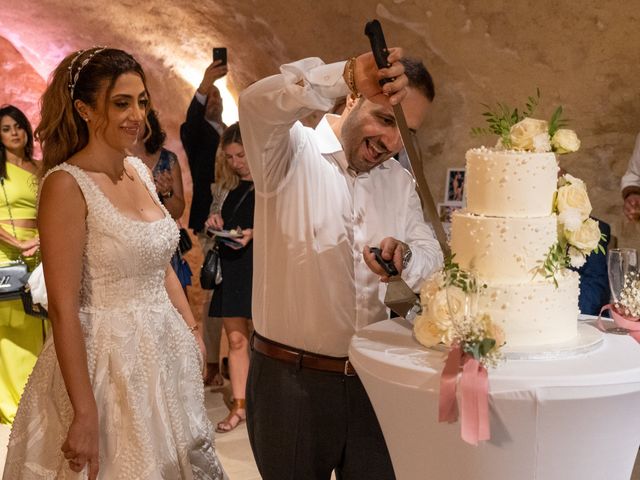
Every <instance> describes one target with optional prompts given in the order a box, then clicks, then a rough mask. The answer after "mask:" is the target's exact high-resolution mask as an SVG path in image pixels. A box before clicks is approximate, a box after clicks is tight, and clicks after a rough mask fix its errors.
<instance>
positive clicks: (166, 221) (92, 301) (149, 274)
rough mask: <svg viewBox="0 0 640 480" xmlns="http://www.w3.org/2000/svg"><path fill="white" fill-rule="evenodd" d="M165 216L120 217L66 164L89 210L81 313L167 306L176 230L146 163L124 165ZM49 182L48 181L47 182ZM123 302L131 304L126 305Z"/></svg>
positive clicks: (129, 159)
mask: <svg viewBox="0 0 640 480" xmlns="http://www.w3.org/2000/svg"><path fill="white" fill-rule="evenodd" d="M125 161H126V162H128V163H129V165H131V166H132V167H134V168H135V170H136V172H137V173H138V176H139V177H140V179H142V181H143V182H144V183H145V185H146V187H147V189H148V190H149V191H150V192H151V194H152V196H153V197H154V199H155V200H156V203H157V204H158V205H159V207H160V208H161V209H162V211H163V212H164V214H165V216H164V218H162V219H160V220H156V221H153V222H145V221H140V220H135V219H132V218H129V217H127V216H126V215H124V214H123V213H121V212H120V211H119V210H118V209H117V208H116V207H115V206H114V205H113V204H112V203H111V201H110V200H109V199H108V198H107V197H106V196H105V195H104V193H102V190H100V188H99V187H98V185H97V184H96V183H95V182H94V181H93V180H92V179H91V178H90V177H89V175H87V174H86V173H85V172H84V171H83V170H82V169H81V168H79V167H77V166H75V165H70V164H67V163H63V164H61V165H58V166H57V167H54V168H52V169H51V170H50V171H49V172H48V173H47V176H48V175H50V174H51V173H52V172H54V171H58V170H63V171H65V172H67V173H69V174H70V175H72V176H73V177H74V178H75V180H76V181H77V182H78V185H79V186H80V189H81V191H82V194H83V195H84V198H85V201H86V204H87V240H86V244H85V248H84V259H83V264H84V270H83V273H82V285H81V290H80V306H81V310H83V311H90V310H93V309H105V308H108V309H120V308H122V309H132V308H143V307H144V306H145V305H149V304H150V303H151V304H157V302H162V301H165V300H167V301H168V297H167V293H166V290H165V288H164V276H165V272H166V269H167V266H168V265H169V260H170V259H171V256H172V255H173V252H175V250H176V247H177V245H178V238H179V235H178V228H177V226H176V224H175V222H174V221H173V219H172V218H171V215H170V214H169V212H168V211H167V210H166V208H165V207H164V205H162V203H161V202H160V201H159V200H158V199H157V195H156V193H155V185H154V183H153V180H152V178H151V175H150V174H149V171H148V169H147V167H146V166H145V165H144V163H143V162H142V161H141V160H140V159H138V158H136V157H127V158H126V159H125ZM45 179H46V176H45ZM123 299H127V301H126V303H125V302H123Z"/></svg>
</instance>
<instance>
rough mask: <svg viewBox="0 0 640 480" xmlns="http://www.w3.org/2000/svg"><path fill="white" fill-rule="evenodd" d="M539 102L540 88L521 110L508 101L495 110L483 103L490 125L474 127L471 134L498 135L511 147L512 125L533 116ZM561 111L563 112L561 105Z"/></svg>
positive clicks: (504, 143) (498, 105) (484, 113)
mask: <svg viewBox="0 0 640 480" xmlns="http://www.w3.org/2000/svg"><path fill="white" fill-rule="evenodd" d="M539 103H540V89H539V88H536V94H535V96H530V97H527V103H526V104H525V107H524V108H523V109H522V111H520V110H519V109H518V108H511V107H510V106H509V105H507V104H506V103H498V104H497V107H496V109H495V110H494V109H492V108H491V106H489V105H487V104H486V103H483V104H482V106H483V107H485V108H487V109H488V110H487V111H486V112H483V113H482V116H483V117H485V120H486V121H487V123H488V124H489V127H488V128H482V127H474V128H472V129H471V135H472V136H474V137H477V136H480V135H491V134H495V135H498V136H499V137H500V139H501V140H502V145H504V146H505V147H507V148H509V147H511V137H510V131H511V127H513V126H514V125H515V124H516V123H518V122H520V121H521V120H523V119H524V118H526V117H531V116H532V115H533V113H534V112H535V110H536V108H537V107H538V104H539ZM556 111H557V110H556ZM560 113H562V108H561V107H560ZM558 128H559V127H558Z"/></svg>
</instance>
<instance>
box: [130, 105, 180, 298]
mask: <svg viewBox="0 0 640 480" xmlns="http://www.w3.org/2000/svg"><path fill="white" fill-rule="evenodd" d="M166 138H167V135H166V133H165V132H164V130H163V129H162V126H161V125H160V121H159V119H158V113H157V112H156V111H155V110H153V109H150V110H149V112H148V113H147V121H146V122H145V128H144V130H143V131H142V133H141V139H140V140H139V141H138V142H136V144H135V145H134V146H133V147H132V148H131V152H132V153H133V154H134V155H136V156H137V157H138V158H140V159H141V160H142V161H143V162H144V164H145V165H146V166H147V167H149V170H151V173H152V174H153V181H154V183H155V186H156V192H157V193H158V197H159V198H160V201H161V202H162V203H163V204H164V206H165V207H166V209H167V210H168V211H169V213H170V214H171V216H172V217H173V219H174V220H176V221H178V220H179V219H180V217H181V216H182V212H183V211H184V193H183V189H182V171H181V169H180V164H179V163H178V157H177V155H176V154H175V153H173V152H172V151H171V150H167V149H166V148H164V146H163V145H164V142H165V140H166ZM171 266H172V267H173V270H174V271H175V272H176V275H177V276H178V280H180V284H181V285H182V288H183V289H184V290H185V294H186V289H187V286H188V285H191V269H190V268H189V264H188V263H187V262H186V260H185V259H184V258H182V254H181V252H180V249H177V250H176V253H174V255H173V257H172V258H171Z"/></svg>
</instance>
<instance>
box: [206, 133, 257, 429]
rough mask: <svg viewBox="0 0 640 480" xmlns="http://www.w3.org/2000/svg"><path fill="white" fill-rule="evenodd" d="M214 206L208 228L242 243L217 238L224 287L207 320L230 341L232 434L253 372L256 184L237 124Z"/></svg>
mask: <svg viewBox="0 0 640 480" xmlns="http://www.w3.org/2000/svg"><path fill="white" fill-rule="evenodd" d="M215 178H216V183H215V185H214V187H213V197H214V205H213V207H212V213H211V215H210V216H209V218H208V219H207V221H206V223H205V225H206V226H207V227H208V228H211V229H215V230H225V232H228V231H230V230H231V231H233V232H234V233H236V232H237V235H238V238H229V237H226V236H222V235H224V234H222V235H217V236H216V241H217V242H218V243H219V247H220V258H221V264H222V283H221V284H220V285H219V286H217V287H216V288H215V290H214V292H213V299H212V300H211V307H210V308H209V316H211V317H222V319H223V322H224V329H225V331H226V333H227V337H228V339H229V377H230V380H231V390H232V392H233V398H234V401H233V407H232V408H231V411H230V412H229V415H227V417H226V418H225V419H224V420H222V421H221V422H219V423H218V425H217V427H216V431H217V432H219V433H225V432H229V431H231V430H233V429H234V428H236V427H237V426H238V424H240V423H241V422H243V421H244V419H245V415H246V414H245V405H244V399H245V388H246V384H247V374H248V371H249V322H250V321H251V283H252V272H253V242H252V239H253V208H254V204H255V194H254V189H253V179H252V178H251V172H250V171H249V166H248V164H247V161H246V159H245V156H244V147H243V146H242V138H241V137H240V127H239V125H238V123H235V124H233V125H231V126H230V127H229V128H227V129H226V130H225V131H224V132H223V134H222V139H221V142H220V149H219V150H218V155H217V158H216V166H215Z"/></svg>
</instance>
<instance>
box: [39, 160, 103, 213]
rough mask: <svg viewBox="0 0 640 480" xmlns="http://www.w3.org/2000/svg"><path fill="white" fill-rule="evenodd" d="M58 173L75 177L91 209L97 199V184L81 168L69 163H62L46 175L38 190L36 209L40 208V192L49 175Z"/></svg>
mask: <svg viewBox="0 0 640 480" xmlns="http://www.w3.org/2000/svg"><path fill="white" fill-rule="evenodd" d="M58 171H64V172H67V173H68V174H69V175H71V176H72V177H73V179H74V180H75V181H76V183H77V184H78V186H79V187H80V191H81V192H82V196H83V197H84V201H85V202H86V203H87V208H89V205H90V204H91V203H92V201H93V199H94V198H95V197H96V195H95V194H94V193H95V189H97V188H98V187H97V185H96V184H95V183H93V180H91V178H89V176H88V175H87V174H86V173H85V172H83V171H82V169H81V168H80V167H76V166H75V165H71V164H69V163H61V164H60V165H57V166H55V167H53V168H52V169H50V170H49V171H48V172H47V173H46V174H45V175H44V177H42V180H41V182H40V188H39V189H38V201H37V205H36V208H37V207H39V206H40V192H41V191H42V186H43V185H44V182H45V181H46V180H47V178H48V177H49V175H51V174H52V173H53V172H58Z"/></svg>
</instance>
